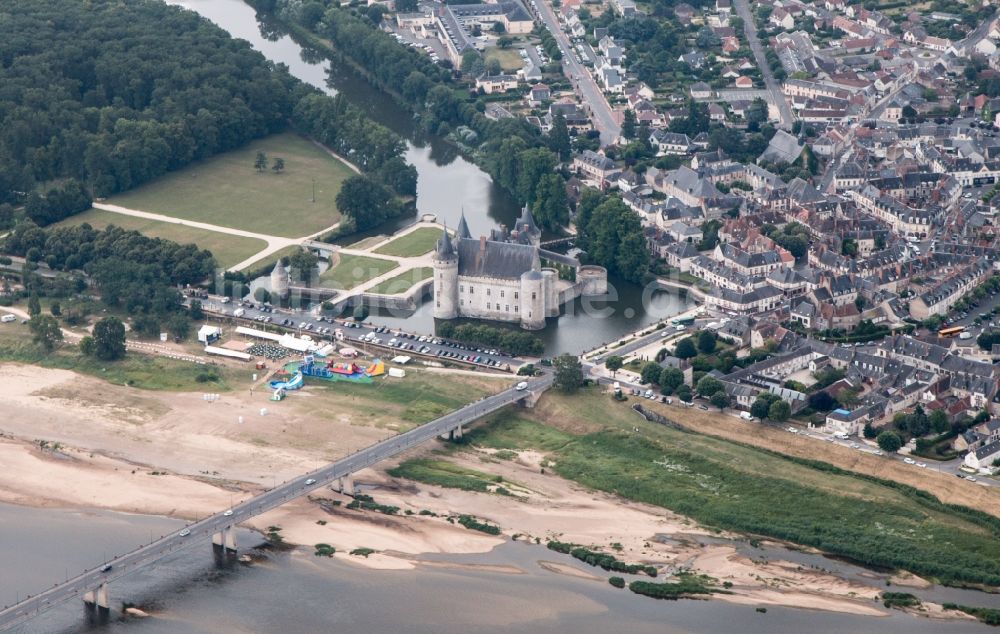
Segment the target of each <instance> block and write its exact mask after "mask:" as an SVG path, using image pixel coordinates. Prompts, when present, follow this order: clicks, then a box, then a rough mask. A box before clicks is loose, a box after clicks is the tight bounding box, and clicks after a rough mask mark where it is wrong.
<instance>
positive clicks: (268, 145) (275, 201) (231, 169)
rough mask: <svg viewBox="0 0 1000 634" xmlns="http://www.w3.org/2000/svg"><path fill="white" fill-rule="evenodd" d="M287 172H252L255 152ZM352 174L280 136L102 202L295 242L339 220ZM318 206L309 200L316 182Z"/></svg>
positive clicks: (302, 142)
mask: <svg viewBox="0 0 1000 634" xmlns="http://www.w3.org/2000/svg"><path fill="white" fill-rule="evenodd" d="M259 151H260V152H264V153H265V154H267V157H268V159H269V160H270V161H271V163H272V164H273V163H274V159H275V158H277V157H281V158H283V159H284V160H285V169H284V171H283V172H282V173H280V174H276V173H274V172H273V171H271V170H267V171H266V172H265V173H262V174H261V173H257V171H256V170H255V169H254V159H255V157H256V156H257V152H259ZM352 174H353V172H351V170H350V169H349V168H348V167H347V166H346V165H344V164H343V163H342V162H340V161H338V160H337V159H335V158H333V157H331V156H330V155H329V154H327V153H326V152H324V151H323V150H321V149H319V148H317V147H316V146H315V145H313V144H312V143H311V142H309V141H308V140H306V139H303V138H302V137H300V136H298V135H296V134H292V133H290V132H285V133H281V134H275V135H272V136H269V137H266V138H264V139H259V140H256V141H251V142H250V143H247V144H246V145H244V146H243V147H241V148H239V149H238V150H233V151H232V152H227V153H225V154H220V155H219V156H215V157H212V158H210V159H208V160H205V161H201V162H199V163H194V164H192V165H189V166H187V167H185V168H183V169H180V170H177V171H175V172H171V173H169V174H167V175H165V176H163V177H161V178H158V179H156V180H155V181H153V182H151V183H147V184H146V185H143V186H141V187H139V188H137V189H133V190H131V191H128V192H125V193H123V194H119V195H116V196H114V197H112V198H111V199H110V200H108V201H107V202H108V203H110V204H114V205H120V206H122V207H128V208H130V209H139V210H142V211H150V212H155V213H159V214H164V215H167V216H173V217H175V218H184V219H187V220H196V221H199V222H207V223H211V224H215V225H220V226H223V227H234V228H237V229H243V230H245V231H253V232H255V233H262V234H265V235H274V236H283V237H287V238H297V237H300V236H305V235H310V234H313V233H316V232H318V231H321V230H323V229H325V228H326V227H329V226H330V225H332V224H334V223H335V222H337V221H338V220H340V212H339V211H338V210H337V205H336V203H335V202H334V198H335V197H336V196H337V192H339V191H340V185H341V183H343V182H344V180H346V179H347V178H348V177H349V176H351V175H352ZM314 181H315V184H316V202H315V203H313V202H311V200H312V189H313V182H314Z"/></svg>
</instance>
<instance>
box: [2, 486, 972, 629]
mask: <svg viewBox="0 0 1000 634" xmlns="http://www.w3.org/2000/svg"><path fill="white" fill-rule="evenodd" d="M180 525H181V523H180V522H178V521H177V520H171V519H166V518H159V517H143V516H136V515H125V514H120V513H112V512H106V511H93V512H76V511H60V510H52V509H44V510H42V509H30V508H23V507H16V506H9V505H3V504H0V528H2V532H0V534H2V535H3V540H0V571H2V574H0V602H2V603H4V604H6V603H9V602H10V601H12V600H15V599H16V596H17V595H18V594H20V593H24V592H37V591H38V590H40V589H42V588H45V587H47V586H48V585H50V584H51V583H55V582H57V581H61V580H62V579H63V578H64V577H65V575H66V574H72V572H73V571H74V570H80V569H81V568H83V567H85V566H94V565H97V564H98V563H100V562H101V561H103V557H104V554H103V553H104V551H105V550H106V551H107V553H108V555H110V554H113V553H118V552H124V551H125V550H128V549H131V548H134V547H136V546H138V545H139V544H141V543H144V542H145V541H146V540H147V539H148V537H149V535H150V533H152V534H153V535H154V536H157V535H160V534H162V533H163V532H165V531H168V530H176V529H177V528H178V527H179V526H180ZM257 542H259V537H257V536H255V535H253V534H251V533H249V532H246V531H244V532H241V533H240V535H239V536H238V543H239V544H240V546H241V548H243V549H244V550H245V551H246V549H247V546H252V545H253V544H256V543H257ZM750 551H751V552H748V553H747V554H750V555H753V556H758V557H759V556H766V557H770V558H775V557H777V556H782V557H785V558H789V554H788V553H787V552H786V551H782V552H776V551H774V550H770V551H762V550H760V549H750ZM251 552H252V551H251ZM805 557H806V558H807V559H805V560H803V561H802V562H801V563H802V564H803V565H815V564H816V563H818V564H820V565H822V567H825V568H827V569H832V568H833V567H836V568H837V569H838V570H839V571H841V572H843V573H844V574H845V575H848V576H852V575H858V574H862V571H861V570H860V569H858V568H856V567H853V566H850V565H848V564H834V563H831V562H830V561H829V560H826V559H823V558H816V561H815V562H814V561H812V560H810V559H808V558H809V557H814V556H805ZM425 558H426V559H427V560H432V561H435V562H436V563H438V564H440V563H447V564H451V565H452V566H453V567H450V568H428V567H424V566H421V567H418V568H417V569H416V570H410V571H372V570H368V569H365V568H360V567H357V566H354V565H351V564H349V563H345V562H341V561H339V560H336V559H325V558H324V559H319V558H316V557H314V556H312V555H311V554H310V553H309V552H308V549H298V550H295V551H292V552H287V553H274V552H265V553H262V557H261V558H260V559H258V560H257V562H256V563H254V564H252V565H250V566H244V565H242V564H231V565H229V566H223V567H219V566H218V565H217V564H216V563H215V562H214V559H213V556H212V554H211V547H210V546H209V544H208V542H207V541H206V542H204V543H201V544H195V545H193V546H192V547H191V548H190V549H188V550H187V551H183V552H180V553H177V554H175V555H173V556H171V557H169V558H167V559H165V560H163V561H161V562H160V563H158V564H157V565H156V566H155V567H151V568H147V569H144V570H142V571H139V572H136V573H133V574H131V575H129V576H127V577H125V578H124V579H122V580H119V581H116V582H115V583H113V584H111V586H110V596H111V600H112V603H113V604H114V605H115V606H120V605H121V603H122V602H125V601H127V602H129V603H133V604H135V605H138V606H140V607H142V608H144V609H147V610H149V611H151V612H152V613H153V616H152V617H151V618H148V619H142V620H136V619H130V620H122V619H121V617H120V616H119V614H118V613H117V611H116V612H115V613H114V615H113V616H112V618H111V621H110V623H108V624H106V625H103V626H101V627H100V628H98V627H96V626H94V625H93V624H89V623H88V622H87V621H86V618H85V613H84V610H83V607H82V606H81V604H80V603H78V602H75V601H71V602H69V603H66V604H63V605H61V606H59V607H57V608H54V609H52V610H50V611H49V612H47V613H45V614H43V615H42V616H40V617H38V618H36V619H35V620H33V621H31V622H30V623H28V624H26V625H23V626H21V627H19V628H17V629H15V631H16V632H19V633H20V634H36V633H38V634H41V633H50V632H92V631H97V630H100V631H108V632H127V633H140V634H146V633H148V634H186V633H189V632H190V633H195V632H197V633H205V634H209V633H213V634H214V633H219V632H247V633H250V632H282V633H283V634H297V633H300V632H301V633H303V634H307V633H318V632H345V633H351V634H383V633H386V632H413V633H423V632H426V633H428V634H430V633H441V634H450V633H455V634H465V633H469V632H473V633H477V632H484V633H485V632H511V631H514V632H539V633H549V632H551V633H553V634H555V633H559V632H580V633H590V632H629V633H632V632H635V633H644V632H650V633H652V632H658V633H661V634H675V633H676V634H684V633H696V632H697V633H716V632H719V633H721V632H736V631H739V632H740V634H771V633H773V634H784V633H788V634H792V633H796V634H797V633H802V632H828V633H834V634H848V633H851V634H853V633H858V632H880V633H886V634H897V633H898V634H932V633H939V632H943V631H948V632H957V633H959V634H964V633H966V632H968V633H972V632H987V631H991V629H990V628H988V627H986V626H982V625H979V624H977V623H965V622H962V623H954V622H947V623H942V622H938V621H931V620H928V619H918V618H914V617H911V616H908V615H905V614H902V613H898V612H894V613H889V615H888V616H886V617H882V618H877V619H876V618H871V617H857V616H851V615H847V614H831V613H825V612H815V611H808V610H793V609H782V608H769V609H768V610H767V613H766V614H761V613H758V612H756V611H755V610H754V608H753V607H752V606H736V605H727V604H725V603H721V602H718V601H693V600H685V601H656V600H653V599H649V598H645V597H639V596H636V595H633V594H631V593H629V592H627V591H623V590H616V589H614V588H612V587H611V586H610V585H608V584H607V582H606V581H605V578H606V577H607V576H608V575H607V574H606V573H603V572H601V571H600V570H598V569H595V568H590V567H587V566H585V565H583V564H581V563H579V562H576V561H575V560H572V559H570V558H568V557H565V556H561V555H557V554H555V553H552V552H551V551H548V550H546V549H545V548H544V547H542V546H535V545H528V544H522V543H513V542H509V543H506V544H504V545H502V546H500V547H499V548H497V549H495V550H494V551H493V552H491V553H488V554H478V555H431V556H426V557H425ZM540 561H556V562H560V563H564V564H568V565H571V566H573V567H576V568H577V569H579V570H581V571H583V572H585V573H588V574H591V575H595V576H597V577H599V578H600V579H599V580H597V581H595V580H589V579H578V578H574V577H570V576H566V575H560V574H556V573H552V572H549V571H547V570H545V569H544V568H542V567H541V566H540V565H539V562H540ZM476 565H499V566H504V567H507V568H514V569H516V570H517V571H518V572H517V573H502V572H495V571H484V570H477V569H476V568H475V566H476ZM64 568H65V570H64ZM867 581H868V582H871V579H870V578H869V579H868V580H867ZM954 592H956V593H958V595H959V596H957V597H956V598H957V599H958V600H960V601H964V602H972V601H973V600H974V599H978V601H976V603H977V604H979V605H987V604H989V603H988V602H986V601H985V600H984V599H986V598H989V597H984V596H983V595H980V594H978V593H971V592H968V591H954ZM918 594H921V593H920V592H918ZM968 595H973V597H972V598H970V596H968Z"/></svg>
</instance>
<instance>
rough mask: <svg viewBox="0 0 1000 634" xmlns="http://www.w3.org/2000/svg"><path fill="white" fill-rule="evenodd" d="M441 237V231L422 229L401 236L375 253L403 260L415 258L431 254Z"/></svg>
mask: <svg viewBox="0 0 1000 634" xmlns="http://www.w3.org/2000/svg"><path fill="white" fill-rule="evenodd" d="M440 237H441V230H440V229H435V228H434V227H420V228H419V229H414V230H413V231H411V232H410V233H408V234H406V235H403V236H400V237H398V238H396V239H395V240H393V241H392V242H388V243H386V244H383V245H382V246H380V247H379V248H377V249H375V253H381V254H382V255H395V256H397V257H401V258H413V257H416V256H418V255H423V254H425V253H430V252H431V251H432V250H433V249H434V245H435V244H436V243H437V240H438V238H440Z"/></svg>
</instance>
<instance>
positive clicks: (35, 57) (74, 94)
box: [0, 0, 416, 225]
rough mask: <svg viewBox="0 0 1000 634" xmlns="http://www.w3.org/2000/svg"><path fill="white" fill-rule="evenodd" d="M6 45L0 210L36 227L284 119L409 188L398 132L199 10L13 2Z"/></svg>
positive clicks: (0, 91)
mask: <svg viewBox="0 0 1000 634" xmlns="http://www.w3.org/2000/svg"><path fill="white" fill-rule="evenodd" d="M0 37H2V38H3V41H4V47H3V49H2V50H0V203H3V202H7V203H20V202H25V205H26V214H27V215H28V217H29V218H31V219H32V220H34V221H35V222H36V223H37V224H40V225H45V224H49V223H52V222H56V221H58V220H61V219H62V218H64V217H66V216H68V215H71V214H72V213H76V212H77V211H80V210H82V209H86V208H87V207H88V206H89V203H90V196H95V197H101V196H107V195H110V194H114V193H116V192H120V191H124V190H127V189H130V188H133V187H136V186H137V185H140V184H142V183H144V182H147V181H149V180H151V179H154V178H156V177H158V176H161V175H163V174H164V173H166V172H168V171H170V170H175V169H178V168H180V167H183V166H185V165H187V164H189V163H191V162H193V161H197V160H201V159H205V158H208V157H211V156H213V155H215V154H218V153H221V152H225V151H228V150H232V149H234V148H237V147H239V146H241V145H243V144H245V143H246V142H247V141H250V140H251V139H255V138H259V137H262V136H266V135H268V134H271V133H274V132H277V131H280V130H281V129H283V128H285V127H286V126H287V125H288V123H289V121H292V122H293V123H294V124H295V125H296V126H297V127H300V128H302V130H303V131H305V132H307V133H310V134H312V135H313V136H315V137H317V138H319V139H320V140H321V141H323V142H324V143H327V144H329V145H332V146H333V147H334V148H335V149H336V150H337V151H338V152H340V153H341V154H343V155H345V156H347V157H349V158H350V160H352V161H354V162H355V163H356V164H357V165H358V166H359V167H360V168H361V169H362V170H364V171H366V172H369V173H371V175H372V177H373V178H375V179H376V180H379V181H380V182H384V183H386V184H388V185H389V186H390V187H392V188H393V189H394V190H395V191H397V192H398V193H401V194H403V195H412V192H413V191H415V179H416V173H415V171H414V170H413V168H412V166H407V165H405V163H403V164H402V165H400V163H401V162H402V159H401V158H400V157H401V156H402V152H403V149H404V146H403V143H402V141H401V140H400V139H399V137H398V136H397V135H396V134H394V133H393V132H391V131H390V130H388V129H387V128H385V127H384V126H381V125H379V124H377V123H375V122H374V121H372V120H370V119H369V118H367V116H366V115H365V114H364V113H363V112H362V111H361V110H359V109H357V108H355V107H353V106H351V105H350V104H347V103H346V102H345V101H344V100H343V99H342V98H340V99H337V98H330V97H327V96H326V95H323V94H322V93H321V92H320V91H319V90H318V89H316V88H313V87H311V86H309V85H307V84H305V83H303V82H301V81H299V80H297V79H295V78H293V77H292V76H291V75H289V73H288V72H287V69H285V68H284V67H283V66H276V65H274V64H273V63H271V62H269V61H268V60H267V59H266V58H264V56H263V55H261V54H260V53H259V52H257V51H254V50H253V49H252V48H251V47H250V45H249V44H248V43H246V42H244V41H242V40H236V39H234V38H232V37H230V36H229V34H228V33H227V32H226V31H224V30H223V29H221V28H219V27H218V26H216V25H214V24H212V23H211V22H209V21H208V20H205V19H203V18H201V17H200V16H198V15H197V14H196V13H194V12H192V11H187V10H184V9H181V8H179V7H172V6H167V5H165V4H163V3H162V2H158V1H154V0H136V1H135V2H129V3H124V4H122V3H119V2H112V1H110V0H93V1H92V2H86V3H84V2H63V1H61V0H12V2H10V3H8V6H6V7H5V12H4V20H2V21H0ZM387 166H388V167H387ZM53 182H55V183H59V185H58V186H53V187H50V188H49V189H48V190H47V191H46V192H45V193H42V192H41V191H40V186H41V185H43V184H46V183H53Z"/></svg>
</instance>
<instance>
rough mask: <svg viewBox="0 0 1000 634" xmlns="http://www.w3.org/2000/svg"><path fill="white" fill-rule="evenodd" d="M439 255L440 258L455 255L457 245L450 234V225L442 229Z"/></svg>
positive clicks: (438, 246)
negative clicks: (453, 243) (452, 241)
mask: <svg viewBox="0 0 1000 634" xmlns="http://www.w3.org/2000/svg"><path fill="white" fill-rule="evenodd" d="M436 253H437V256H438V257H439V258H450V257H452V256H453V255H455V247H454V245H452V243H451V236H450V235H448V227H444V229H443V230H442V231H441V237H440V238H438V241H437V251H436Z"/></svg>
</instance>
